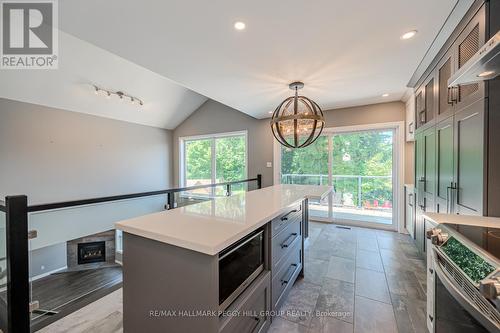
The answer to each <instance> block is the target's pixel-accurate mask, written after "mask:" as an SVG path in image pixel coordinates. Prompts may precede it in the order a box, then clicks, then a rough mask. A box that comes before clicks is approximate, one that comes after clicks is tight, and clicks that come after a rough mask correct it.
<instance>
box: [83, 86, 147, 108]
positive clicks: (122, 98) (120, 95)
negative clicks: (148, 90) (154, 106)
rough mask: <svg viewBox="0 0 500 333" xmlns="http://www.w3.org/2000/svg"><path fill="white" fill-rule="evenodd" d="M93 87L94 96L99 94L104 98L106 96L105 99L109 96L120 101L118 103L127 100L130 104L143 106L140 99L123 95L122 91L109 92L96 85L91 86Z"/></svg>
mask: <svg viewBox="0 0 500 333" xmlns="http://www.w3.org/2000/svg"><path fill="white" fill-rule="evenodd" d="M93 86H94V92H95V94H96V95H99V94H100V93H102V94H103V95H104V96H106V98H111V96H117V97H118V98H119V99H120V101H122V102H123V101H125V100H127V101H129V102H130V103H132V104H138V105H140V106H143V105H144V102H143V101H142V99H140V98H137V97H134V96H131V95H128V94H126V93H124V92H123V91H111V90H107V89H104V88H100V87H98V86H96V85H93Z"/></svg>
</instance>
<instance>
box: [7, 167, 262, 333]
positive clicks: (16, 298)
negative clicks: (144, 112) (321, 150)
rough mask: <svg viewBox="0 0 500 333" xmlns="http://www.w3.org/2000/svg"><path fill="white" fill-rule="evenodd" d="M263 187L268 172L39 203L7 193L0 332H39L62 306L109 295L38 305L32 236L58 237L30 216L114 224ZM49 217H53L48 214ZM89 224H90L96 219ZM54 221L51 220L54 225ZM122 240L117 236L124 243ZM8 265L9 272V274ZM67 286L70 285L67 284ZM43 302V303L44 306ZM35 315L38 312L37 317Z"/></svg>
mask: <svg viewBox="0 0 500 333" xmlns="http://www.w3.org/2000/svg"><path fill="white" fill-rule="evenodd" d="M250 185H252V186H250ZM261 187H262V176H261V175H257V177H255V178H250V179H244V180H238V181H230V182H223V183H217V184H203V185H196V186H189V187H184V188H172V189H165V190H159V191H152V192H142V193H132V194H122V195H116V196H109V197H100V198H90V199H82V200H73V201H65V202H55V203H47V204H37V205H28V197H27V196H26V195H16V196H7V197H6V198H5V202H3V201H0V233H1V234H0V258H3V253H4V252H5V253H6V261H5V260H4V259H0V283H3V280H4V279H6V280H7V281H6V282H7V288H6V289H7V290H6V291H4V293H6V298H5V299H4V297H0V330H1V331H3V332H16V333H29V332H30V330H32V331H36V330H38V329H40V328H42V327H44V326H45V325H47V324H48V323H50V322H52V321H54V320H56V319H58V318H59V317H60V316H61V315H63V314H64V313H63V312H60V313H59V312H58V311H59V309H62V307H66V310H64V311H76V310H77V309H78V308H79V307H81V306H83V304H85V302H84V301H83V300H82V301H81V302H80V299H82V298H84V297H87V298H89V299H90V298H92V299H93V298H98V297H103V296H104V295H105V294H106V293H105V292H104V291H100V290H98V289H95V290H93V291H92V292H91V293H87V294H82V295H81V296H76V297H75V298H74V299H73V300H72V301H70V302H68V303H64V304H62V305H54V304H52V305H50V306H51V307H52V308H50V309H42V310H41V309H37V308H36V305H37V304H38V302H36V301H35V300H32V299H31V297H30V296H32V295H33V290H31V291H30V278H29V268H30V267H29V253H30V252H29V251H30V249H29V247H28V240H29V239H32V238H34V239H32V240H31V241H34V240H47V239H46V238H47V237H52V235H51V233H50V232H40V233H39V234H40V235H39V237H37V233H36V232H34V231H35V230H30V226H31V224H30V219H34V218H35V217H37V218H38V221H37V222H40V223H42V222H43V223H46V222H47V221H49V222H48V223H49V224H50V223H51V222H54V221H56V222H65V221H68V220H70V222H71V223H73V225H74V224H75V223H80V222H81V223H87V222H90V221H89V218H90V216H94V215H97V216H98V218H99V220H100V221H105V222H106V223H108V224H109V225H112V223H113V222H115V221H118V220H122V219H125V218H132V217H135V216H136V215H137V214H139V215H144V214H147V213H151V212H154V211H161V210H163V209H174V208H177V207H181V206H185V205H189V204H194V203H196V202H199V200H202V201H203V200H211V199H213V198H214V197H217V196H230V195H231V194H232V193H233V191H234V192H235V193H236V192H239V191H241V190H246V191H250V190H252V189H260V188H261ZM207 188H209V189H211V192H213V193H214V195H213V196H209V197H203V198H199V197H195V196H194V195H192V194H189V193H193V192H196V191H198V190H202V189H207ZM146 199H147V200H152V202H150V203H149V204H147V203H145V202H144V201H142V200H146ZM114 205H116V206H114ZM89 210H92V214H90V213H89ZM57 213H61V214H63V218H61V220H60V221H57V219H53V217H54V214H57ZM47 215H50V216H48V218H47ZM41 217H45V218H41ZM63 220H64V221H63ZM32 222H33V221H32ZM40 223H38V224H36V225H37V226H38V227H41V226H42V224H40ZM88 224H89V225H90V223H88ZM53 225H54V224H50V226H53ZM82 226H85V224H82ZM57 228H63V230H67V229H64V228H72V227H71V224H69V223H68V224H57ZM73 228H74V227H73ZM59 231H61V230H59ZM52 234H53V233H52ZM119 241H120V240H119V239H117V242H118V243H119ZM117 246H119V244H117ZM5 263H8V265H5ZM4 266H5V267H6V269H7V270H8V271H7V272H8V274H5V272H6V271H5V270H4V269H3V267H4ZM5 275H6V277H5ZM113 283H114V282H113ZM120 283H121V282H120ZM115 287H116V285H113V286H111V287H110V286H108V285H106V286H105V287H102V288H101V287H100V289H104V288H107V289H109V290H113V289H112V288H115ZM61 288H64V287H63V286H61ZM54 297H55V296H54ZM30 301H33V302H30ZM78 302H79V303H78ZM42 305H43V304H42V303H40V306H42ZM30 310H31V311H30ZM55 310H57V311H55ZM33 314H37V316H34V315H33ZM40 316H44V317H46V318H47V319H48V320H47V321H41V320H39V318H41V317H40Z"/></svg>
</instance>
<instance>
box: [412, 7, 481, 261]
mask: <svg viewBox="0 0 500 333" xmlns="http://www.w3.org/2000/svg"><path fill="white" fill-rule="evenodd" d="M485 24H486V5H485V4H482V5H481V6H477V8H476V11H475V12H474V13H473V15H471V16H470V17H469V20H468V21H467V22H466V23H463V24H462V25H459V26H458V27H457V29H460V31H458V32H456V33H454V34H453V35H452V37H451V38H453V36H455V37H454V40H453V41H451V42H449V43H448V48H447V49H445V50H441V52H440V54H441V56H439V54H438V57H439V59H436V60H435V61H433V62H432V63H433V64H434V66H433V67H432V68H430V69H428V70H427V71H426V72H425V74H424V75H425V77H423V78H421V79H420V80H419V81H418V85H417V87H416V88H415V111H416V112H415V114H416V115H415V124H416V125H417V129H416V133H415V198H416V199H415V203H416V207H415V231H416V232H415V240H416V243H417V247H418V248H419V250H420V251H421V252H422V253H425V252H426V251H427V249H426V242H425V230H426V225H425V223H426V222H425V220H424V218H423V214H424V213H425V212H438V213H448V214H466V215H483V214H484V213H485V210H484V207H485V192H486V186H485V184H486V183H487V181H486V178H485V172H484V170H485V160H486V159H485V157H486V156H487V139H488V138H487V135H486V133H487V131H486V129H487V121H486V119H487V118H486V116H485V112H486V111H487V98H486V96H487V94H486V84H485V83H484V82H480V83H474V84H469V85H462V86H459V87H448V79H449V78H450V77H451V76H452V75H453V74H454V73H455V72H456V71H457V70H458V69H459V68H461V67H462V66H463V65H464V64H465V63H466V62H467V60H469V59H470V58H471V57H472V56H473V55H474V53H476V52H477V51H478V50H479V48H480V47H481V46H482V45H484V43H485V41H486V40H487V37H488V36H487V32H486V28H485ZM445 46H447V44H445ZM431 66H432V65H431Z"/></svg>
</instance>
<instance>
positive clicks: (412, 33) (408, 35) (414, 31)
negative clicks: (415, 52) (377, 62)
mask: <svg viewBox="0 0 500 333" xmlns="http://www.w3.org/2000/svg"><path fill="white" fill-rule="evenodd" d="M416 34H417V30H412V31H408V32H406V33H404V34H403V35H402V36H401V39H410V38H412V37H415V35H416Z"/></svg>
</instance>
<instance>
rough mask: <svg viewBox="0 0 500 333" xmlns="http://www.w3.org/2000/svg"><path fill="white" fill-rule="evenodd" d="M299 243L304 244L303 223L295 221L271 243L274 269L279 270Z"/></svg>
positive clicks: (298, 220)
mask: <svg viewBox="0 0 500 333" xmlns="http://www.w3.org/2000/svg"><path fill="white" fill-rule="evenodd" d="M297 242H302V221H301V220H300V219H294V220H292V221H290V222H289V223H288V225H287V226H286V227H285V228H284V229H283V230H282V231H281V232H280V233H279V234H278V235H276V237H274V238H273V239H272V241H271V254H272V269H273V270H275V269H278V267H279V266H280V264H281V262H282V261H283V260H286V257H287V256H288V255H289V253H290V251H291V250H292V248H293V247H294V246H295V244H296V243H297Z"/></svg>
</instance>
